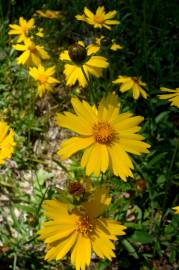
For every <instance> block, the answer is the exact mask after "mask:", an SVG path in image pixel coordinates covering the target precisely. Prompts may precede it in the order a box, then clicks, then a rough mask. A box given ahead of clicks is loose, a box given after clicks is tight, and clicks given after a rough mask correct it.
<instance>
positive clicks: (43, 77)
mask: <svg viewBox="0 0 179 270" xmlns="http://www.w3.org/2000/svg"><path fill="white" fill-rule="evenodd" d="M38 81H39V83H40V84H44V83H46V82H47V76H46V75H45V74H40V75H39V77H38Z"/></svg>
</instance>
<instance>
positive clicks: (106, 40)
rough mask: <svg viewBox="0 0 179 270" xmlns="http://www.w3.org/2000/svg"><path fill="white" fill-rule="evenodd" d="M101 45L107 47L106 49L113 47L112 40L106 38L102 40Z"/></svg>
mask: <svg viewBox="0 0 179 270" xmlns="http://www.w3.org/2000/svg"><path fill="white" fill-rule="evenodd" d="M101 45H102V46H105V47H108V46H110V45H111V39H110V38H108V37H104V38H102V39H101Z"/></svg>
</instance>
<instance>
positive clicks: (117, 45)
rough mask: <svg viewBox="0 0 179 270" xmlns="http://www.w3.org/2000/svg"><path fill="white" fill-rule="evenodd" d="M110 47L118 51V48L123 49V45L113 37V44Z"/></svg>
mask: <svg viewBox="0 0 179 270" xmlns="http://www.w3.org/2000/svg"><path fill="white" fill-rule="evenodd" d="M110 49H111V50H112V51H117V50H121V49H123V47H122V46H121V45H120V44H117V43H116V42H115V39H112V45H111V47H110Z"/></svg>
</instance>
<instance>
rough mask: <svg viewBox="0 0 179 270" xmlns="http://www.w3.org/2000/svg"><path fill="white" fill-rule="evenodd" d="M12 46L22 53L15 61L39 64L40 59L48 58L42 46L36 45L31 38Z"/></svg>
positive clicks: (23, 63)
mask: <svg viewBox="0 0 179 270" xmlns="http://www.w3.org/2000/svg"><path fill="white" fill-rule="evenodd" d="M13 48H14V49H16V50H17V51H22V52H23V53H22V54H21V55H20V56H19V57H18V58H17V63H18V64H22V65H25V64H27V65H28V66H29V65H36V66H38V65H40V63H41V59H49V58H50V57H49V55H48V53H47V52H46V51H45V50H44V47H43V46H39V45H36V44H35V43H34V42H33V41H32V40H30V39H26V40H25V41H24V44H16V45H13Z"/></svg>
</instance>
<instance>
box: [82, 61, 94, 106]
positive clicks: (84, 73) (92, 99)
mask: <svg viewBox="0 0 179 270" xmlns="http://www.w3.org/2000/svg"><path fill="white" fill-rule="evenodd" d="M81 70H82V72H83V75H84V77H85V79H86V81H87V82H88V85H89V89H90V101H91V103H94V102H95V94H94V91H93V87H91V83H90V80H89V78H88V77H87V75H86V72H85V70H84V68H83V66H81Z"/></svg>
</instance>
